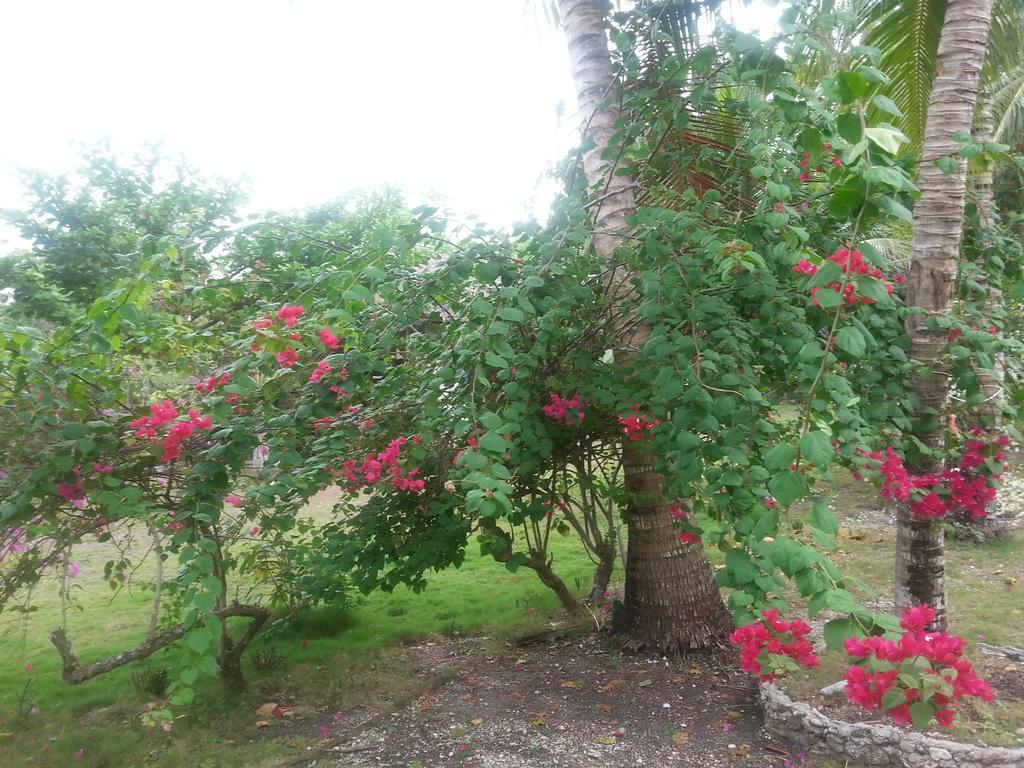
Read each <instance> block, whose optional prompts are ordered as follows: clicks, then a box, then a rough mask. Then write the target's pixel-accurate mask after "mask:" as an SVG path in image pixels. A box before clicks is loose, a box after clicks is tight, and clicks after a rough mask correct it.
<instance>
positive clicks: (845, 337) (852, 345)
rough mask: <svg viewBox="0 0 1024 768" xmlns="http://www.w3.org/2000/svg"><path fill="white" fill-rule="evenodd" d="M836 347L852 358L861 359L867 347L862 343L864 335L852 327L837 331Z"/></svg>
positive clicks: (865, 343)
mask: <svg viewBox="0 0 1024 768" xmlns="http://www.w3.org/2000/svg"><path fill="white" fill-rule="evenodd" d="M836 345H837V346H838V347H839V348H840V349H841V350H843V351H844V352H847V353H848V354H851V355H853V356H854V357H863V356H864V352H865V351H866V350H867V347H868V345H867V342H866V341H864V334H862V333H861V332H860V331H859V330H858V329H857V328H855V327H854V326H852V325H848V326H846V327H845V328H842V329H840V330H839V332H838V333H837V334H836Z"/></svg>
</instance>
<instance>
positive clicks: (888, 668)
mask: <svg viewBox="0 0 1024 768" xmlns="http://www.w3.org/2000/svg"><path fill="white" fill-rule="evenodd" d="M934 618H935V612H934V611H933V610H932V609H931V608H929V607H928V606H926V605H921V606H917V607H916V608H911V609H910V610H908V611H906V612H904V614H903V615H902V616H901V617H900V627H901V628H902V630H903V635H902V637H900V638H899V639H898V640H895V641H893V640H889V639H886V638H884V637H878V636H875V637H869V638H866V639H864V638H859V637H851V638H848V639H847V640H846V642H845V643H844V645H843V647H844V649H845V651H846V653H847V655H848V656H849V657H850V658H851V659H852V660H853V661H854V662H855V663H854V664H852V665H851V666H850V668H849V670H848V671H847V673H846V696H847V698H849V700H850V701H851V702H853V703H854V704H857V705H858V706H861V707H864V708H865V709H868V710H883V711H884V712H885V713H886V714H887V715H889V716H890V717H892V719H893V722H895V723H898V724H906V723H910V722H913V724H914V725H916V726H918V727H924V726H926V725H927V724H928V723H930V722H931V721H932V720H933V719H934V720H935V721H936V722H938V724H939V725H942V726H946V727H950V726H952V725H953V717H954V714H955V709H956V704H957V702H958V701H959V700H960V699H963V698H965V697H969V696H973V697H977V698H980V699H982V700H984V701H992V700H993V699H995V695H994V694H993V693H992V689H991V688H990V687H989V685H988V683H986V682H985V681H984V680H981V679H980V678H979V677H978V676H977V674H976V673H975V672H974V667H973V666H972V665H971V662H970V661H968V660H967V659H965V658H964V657H963V650H964V645H965V643H964V640H963V638H961V637H957V636H955V635H950V634H948V633H946V632H927V631H925V628H926V627H927V626H928V625H929V624H930V623H931V621H932V619H934Z"/></svg>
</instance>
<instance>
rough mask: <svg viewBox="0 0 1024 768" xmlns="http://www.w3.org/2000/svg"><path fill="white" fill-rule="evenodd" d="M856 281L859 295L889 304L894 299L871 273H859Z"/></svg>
mask: <svg viewBox="0 0 1024 768" xmlns="http://www.w3.org/2000/svg"><path fill="white" fill-rule="evenodd" d="M904 210H906V209H904ZM854 282H855V283H856V285H857V294H858V295H859V296H863V297H864V298H867V299H871V300H872V301H876V302H878V303H880V304H887V303H889V302H891V301H892V296H890V295H889V291H887V290H886V289H885V286H884V285H882V283H881V282H880V281H879V280H877V279H875V278H873V277H871V276H870V275H857V278H856V279H855V280H854Z"/></svg>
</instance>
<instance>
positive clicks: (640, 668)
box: [308, 633, 825, 768]
mask: <svg viewBox="0 0 1024 768" xmlns="http://www.w3.org/2000/svg"><path fill="white" fill-rule="evenodd" d="M406 651H407V652H408V653H410V654H414V656H415V658H416V659H417V661H418V666H419V675H420V676H422V677H423V678H430V677H437V676H447V677H448V678H449V680H448V682H447V684H446V685H444V686H443V687H441V688H440V689H439V690H436V691H434V692H432V693H429V694H428V695H425V696H422V697H421V698H419V699H416V700H414V701H412V702H410V703H409V704H408V705H407V706H405V707H404V708H402V709H401V710H399V711H397V712H395V713H393V714H392V715H391V716H390V717H388V718H387V721H386V722H385V723H383V724H380V725H375V726H374V727H372V728H370V729H369V730H366V731H364V732H362V733H361V734H360V735H359V736H357V737H356V738H354V739H352V740H349V741H346V742H345V743H344V744H339V745H338V747H337V748H336V750H335V753H334V754H331V753H330V752H327V753H326V754H323V755H321V756H320V757H319V758H314V756H313V755H311V761H310V763H308V764H314V763H313V759H315V760H316V762H315V764H316V765H318V766H332V768H410V766H414V767H415V768H420V767H421V766H422V768H437V767H438V766H466V767H467V768H471V767H472V768H551V767H552V766H559V767H560V768H576V767H580V768H582V767H583V766H587V767H588V768H589V767H590V766H606V767H607V768H619V767H621V768H625V766H640V765H643V766H743V765H749V766H755V765H756V766H783V765H784V763H785V761H786V760H787V759H790V760H792V761H793V763H794V764H796V765H801V764H804V761H803V756H802V755H801V756H798V755H797V754H795V750H792V749H790V748H789V746H788V745H786V744H785V743H784V742H780V741H778V740H776V739H774V738H773V737H771V736H770V735H769V734H767V733H766V732H765V731H764V729H763V727H762V725H763V723H762V719H761V712H760V706H759V704H758V699H757V686H756V683H755V682H754V680H753V679H752V678H751V677H750V676H748V675H744V674H741V673H739V672H738V671H737V670H738V668H739V665H738V663H737V660H736V659H735V658H734V654H732V653H731V652H727V651H723V652H721V653H720V654H716V655H709V656H700V657H689V658H685V659H682V660H678V661H676V660H672V659H667V658H652V657H645V656H631V655H625V654H620V653H618V652H617V651H616V650H615V649H614V647H613V646H612V644H611V643H610V642H609V640H608V638H607V637H606V636H604V635H600V634H594V633H591V634H586V635H582V636H579V637H576V638H572V639H566V640H563V641H560V642H552V643H548V644H545V645H539V646H531V647H529V648H507V649H504V650H502V651H500V652H497V653H495V652H494V651H493V649H490V648H488V644H487V643H486V642H484V641H482V640H481V639H480V638H469V639H466V640H462V641H454V642H451V643H437V644H425V645H420V646H414V647H411V648H407V649H406ZM372 715H373V712H372V710H369V709H368V710H366V711H365V712H356V713H352V714H351V719H349V718H346V719H349V722H350V723H351V722H352V721H353V720H358V719H360V718H362V719H369V718H370V717H372ZM356 750H358V751H356ZM345 753H347V754H345ZM811 764H814V765H825V763H823V762H821V761H819V760H817V759H814V760H812V761H810V762H808V763H806V765H808V766H810V765H811Z"/></svg>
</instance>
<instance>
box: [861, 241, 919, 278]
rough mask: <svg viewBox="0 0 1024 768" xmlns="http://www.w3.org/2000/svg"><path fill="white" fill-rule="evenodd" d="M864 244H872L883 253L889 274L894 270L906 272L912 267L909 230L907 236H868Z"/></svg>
mask: <svg viewBox="0 0 1024 768" xmlns="http://www.w3.org/2000/svg"><path fill="white" fill-rule="evenodd" d="M864 244H865V245H869V246H871V247H872V248H874V249H875V250H876V251H878V252H879V253H880V254H881V255H882V258H883V259H885V263H886V267H887V268H886V272H888V273H889V274H892V273H894V272H903V273H906V272H907V271H908V270H909V269H910V253H911V248H910V233H909V232H908V233H907V235H906V237H896V236H894V235H890V236H889V237H872V238H868V239H867V240H865V241H864Z"/></svg>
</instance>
